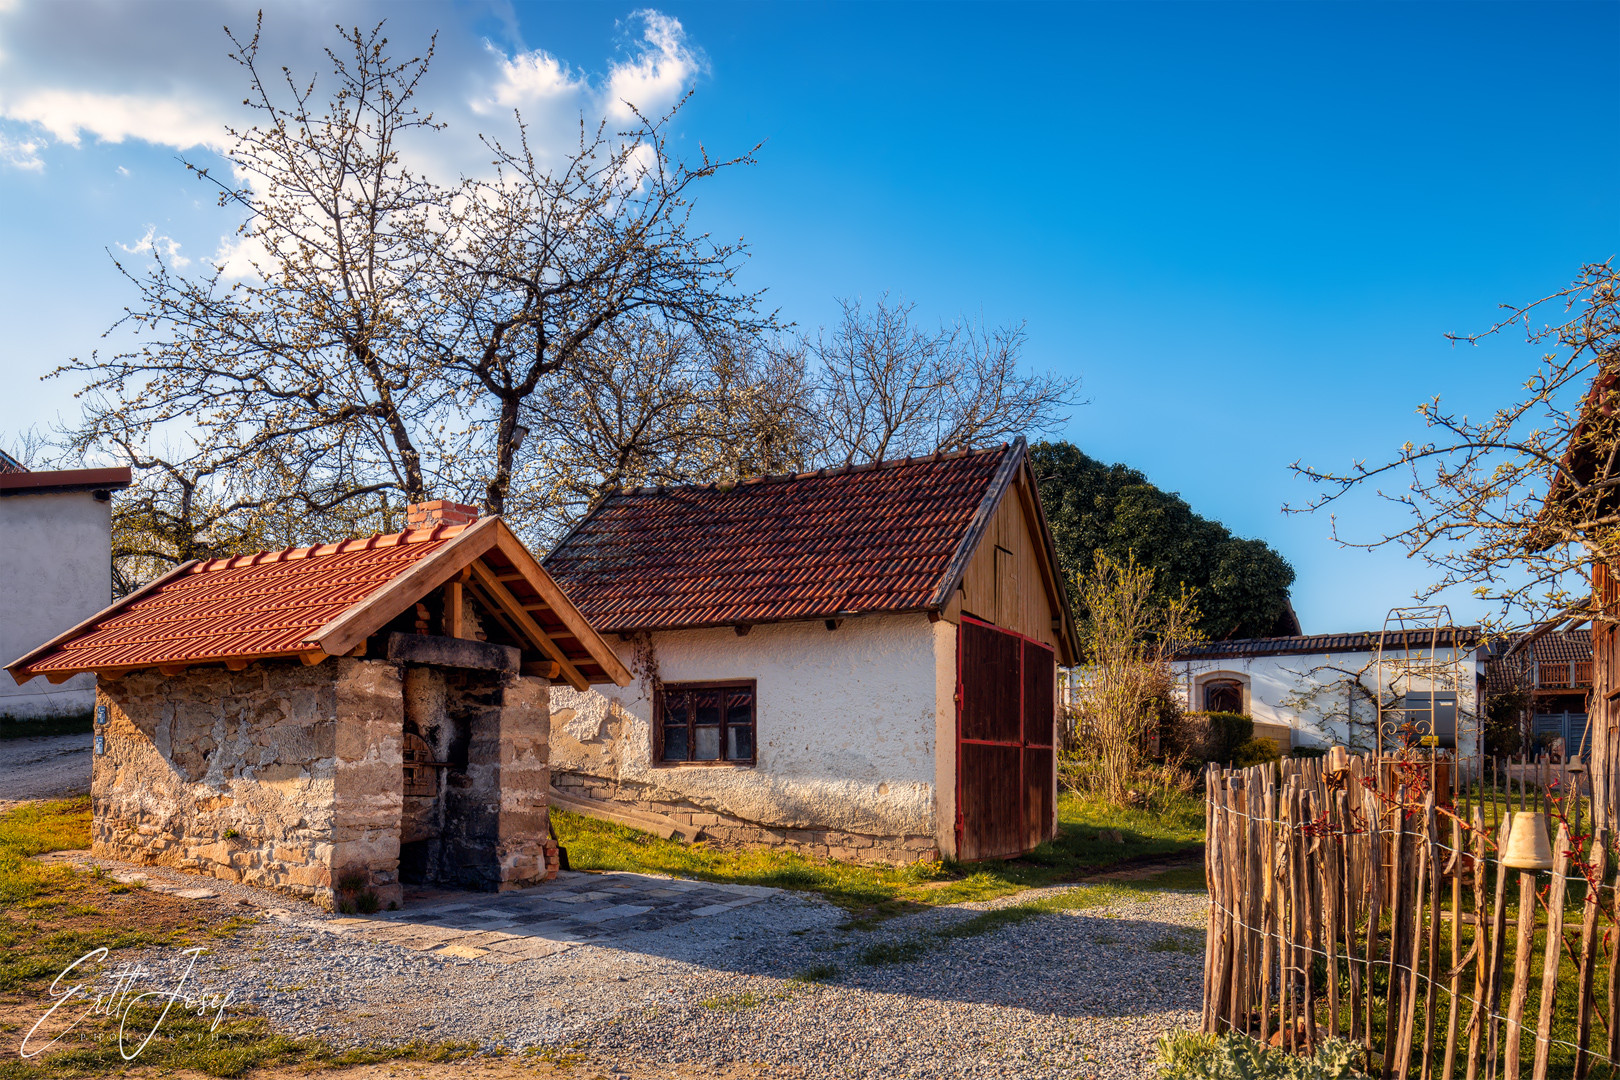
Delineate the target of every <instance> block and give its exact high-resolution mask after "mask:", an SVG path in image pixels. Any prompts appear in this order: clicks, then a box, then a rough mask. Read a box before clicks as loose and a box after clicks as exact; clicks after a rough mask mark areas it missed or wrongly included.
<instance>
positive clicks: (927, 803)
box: [545, 440, 1078, 863]
mask: <svg viewBox="0 0 1620 1080" xmlns="http://www.w3.org/2000/svg"><path fill="white" fill-rule="evenodd" d="M545 565H546V569H547V570H548V571H550V572H551V574H552V576H553V577H555V578H556V579H557V581H558V582H559V583H560V584H562V585H563V586H564V587H565V588H567V589H568V591H569V595H570V596H573V597H574V598H575V600H576V601H577V602H578V604H579V607H580V610H581V611H582V612H584V613H585V615H586V617H587V618H589V619H590V620H591V623H592V625H594V626H597V627H599V628H600V629H602V631H603V632H604V633H613V634H616V635H617V640H616V641H615V643H614V647H615V648H616V649H618V651H619V653H620V656H621V658H622V659H623V660H624V662H625V664H626V665H627V666H629V667H631V668H632V670H633V673H634V674H635V675H636V676H637V678H636V681H635V682H634V683H633V684H631V685H630V686H628V687H626V688H624V689H622V690H620V689H616V688H613V687H603V688H601V689H600V690H598V689H592V690H590V691H580V690H575V689H573V688H559V689H558V692H557V693H556V694H554V695H553V697H552V700H551V709H552V712H551V717H552V734H551V739H552V742H551V750H552V763H553V768H554V769H555V770H556V774H557V781H556V782H557V787H558V790H559V792H560V793H561V795H562V797H564V798H565V799H566V801H565V802H563V803H561V805H564V806H566V807H567V808H568V809H571V810H572V809H579V810H581V811H583V812H591V813H597V814H600V815H602V816H613V815H617V816H616V817H615V818H614V819H615V820H623V821H624V822H625V823H626V824H633V825H636V826H638V827H641V828H658V827H659V826H660V823H662V827H663V828H664V829H666V830H669V831H673V832H682V833H684V834H686V835H687V836H694V835H702V836H704V837H707V838H709V839H712V840H714V841H717V842H722V843H735V844H770V845H779V846H786V847H791V848H795V849H798V850H801V851H805V852H807V853H810V854H815V855H824V856H832V857H834V858H839V859H844V860H850V861H860V862H873V863H880V862H883V863H896V862H909V861H913V860H916V859H919V858H924V857H928V856H933V855H945V856H950V857H954V858H960V859H974V858H987V857H1000V856H1010V855H1017V854H1018V853H1020V852H1024V851H1028V850H1029V849H1031V848H1033V847H1035V846H1036V845H1037V844H1039V843H1040V842H1041V841H1042V840H1045V839H1046V838H1048V837H1050V836H1052V835H1053V833H1054V831H1055V828H1056V764H1055V763H1056V754H1055V751H1054V746H1055V742H1056V725H1055V701H1054V689H1055V685H1054V684H1055V670H1054V666H1055V663H1058V662H1061V663H1063V664H1065V665H1068V664H1073V663H1074V662H1075V657H1076V653H1077V651H1078V647H1077V643H1076V639H1075V633H1074V626H1073V622H1072V616H1071V614H1070V608H1069V603H1068V600H1067V598H1066V595H1065V592H1064V583H1063V580H1062V575H1061V573H1060V572H1059V571H1058V569H1057V559H1056V555H1055V552H1054V549H1053V544H1052V537H1051V534H1050V532H1049V530H1048V528H1047V525H1046V520H1045V516H1044V514H1043V512H1042V509H1041V503H1040V495H1039V492H1038V490H1037V487H1036V483H1035V477H1034V475H1033V474H1032V472H1031V469H1030V465H1029V459H1028V456H1027V454H1026V453H1025V447H1024V443H1023V441H1022V440H1019V441H1018V442H1016V443H1014V444H1013V445H1010V446H1002V447H997V448H994V449H990V450H982V451H973V452H966V453H955V454H938V455H933V456H930V457H926V458H907V459H905V460H898V461H885V462H880V463H878V464H875V465H865V466H855V467H851V468H842V469H824V470H820V471H818V472H811V473H802V474H799V475H795V476H777V477H763V478H759V479H753V480H745V481H742V482H740V483H736V484H711V485H703V486H692V487H662V488H641V489H637V490H634V491H625V492H616V493H614V494H612V495H610V496H608V497H607V498H606V499H604V500H602V501H601V502H600V503H599V504H598V505H597V506H596V507H595V508H594V509H593V510H592V512H591V514H590V515H589V516H588V517H586V519H585V520H584V521H582V522H580V524H579V525H578V526H576V528H575V529H574V530H573V532H571V533H570V534H569V535H568V536H567V537H566V538H564V540H563V541H562V543H561V544H560V545H559V546H558V547H557V549H556V550H555V551H554V552H553V553H552V554H551V555H550V556H548V557H547V559H546V564H545Z"/></svg>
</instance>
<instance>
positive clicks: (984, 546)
mask: <svg viewBox="0 0 1620 1080" xmlns="http://www.w3.org/2000/svg"><path fill="white" fill-rule="evenodd" d="M1024 482H1025V480H1024V477H1023V475H1019V476H1018V477H1017V478H1016V479H1015V480H1014V481H1013V482H1012V484H1010V485H1008V487H1007V494H1006V495H1005V496H1004V497H1003V498H1002V500H1001V505H1000V506H998V507H996V512H995V516H994V517H992V518H991V520H990V524H989V527H987V528H986V529H985V531H984V538H983V539H982V540H980V541H979V547H978V550H976V551H975V552H974V553H973V558H972V560H971V561H969V563H968V568H967V573H965V574H964V575H963V576H962V585H961V588H960V590H959V592H958V594H957V595H958V597H959V599H960V600H961V610H962V612H965V613H966V614H968V615H972V616H974V617H976V618H979V619H982V620H984V621H985V622H989V623H994V624H996V625H997V626H1000V627H1003V628H1005V629H1007V630H1011V631H1013V632H1014V633H1018V634H1023V635H1024V636H1025V637H1030V638H1034V639H1035V640H1036V641H1039V642H1041V643H1042V644H1045V645H1049V646H1051V647H1052V648H1054V649H1056V648H1057V634H1056V633H1055V632H1054V631H1053V630H1052V621H1053V619H1055V618H1057V616H1058V612H1056V611H1055V610H1054V609H1053V607H1052V600H1051V591H1050V589H1049V588H1048V585H1047V582H1046V579H1045V575H1046V569H1045V567H1044V565H1043V564H1044V562H1045V560H1044V559H1043V558H1042V552H1041V547H1042V545H1041V542H1040V540H1039V539H1038V538H1037V536H1036V534H1035V532H1034V530H1033V529H1031V528H1030V524H1029V514H1028V512H1027V510H1026V507H1025V501H1026V499H1027V498H1028V494H1029V493H1028V492H1027V491H1024V490H1022V489H1023V485H1024ZM1059 651H1061V650H1059Z"/></svg>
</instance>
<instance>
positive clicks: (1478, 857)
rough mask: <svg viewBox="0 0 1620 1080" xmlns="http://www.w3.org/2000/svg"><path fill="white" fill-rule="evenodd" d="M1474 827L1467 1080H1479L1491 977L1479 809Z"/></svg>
mask: <svg viewBox="0 0 1620 1080" xmlns="http://www.w3.org/2000/svg"><path fill="white" fill-rule="evenodd" d="M1493 802H1494V800H1493ZM1473 825H1474V844H1473V849H1474V1004H1473V1006H1472V1007H1471V1008H1470V1010H1469V1013H1468V1080H1479V1043H1480V1036H1481V1034H1482V1033H1483V1032H1484V1030H1485V1016H1484V1011H1483V1009H1482V1005H1483V1003H1484V1002H1485V1000H1486V998H1485V992H1486V988H1487V987H1488V986H1489V985H1490V977H1491V958H1490V950H1491V936H1490V933H1489V930H1488V927H1487V924H1486V922H1485V814H1484V812H1483V811H1481V809H1480V808H1479V807H1478V806H1475V807H1474V821H1473Z"/></svg>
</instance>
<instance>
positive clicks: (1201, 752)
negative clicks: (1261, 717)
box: [1161, 712, 1254, 765]
mask: <svg viewBox="0 0 1620 1080" xmlns="http://www.w3.org/2000/svg"><path fill="white" fill-rule="evenodd" d="M1253 738H1254V721H1253V720H1251V719H1250V718H1249V717H1247V716H1245V715H1243V714H1242V713H1212V712H1194V713H1187V714H1186V715H1185V716H1183V717H1181V718H1180V720H1179V722H1177V723H1175V724H1172V725H1169V726H1167V727H1166V728H1165V730H1164V733H1163V737H1162V742H1161V746H1162V747H1163V748H1164V751H1165V753H1166V754H1167V755H1172V756H1173V755H1180V756H1182V757H1186V758H1188V759H1190V760H1192V761H1195V762H1199V763H1201V764H1208V763H1209V762H1211V761H1213V762H1215V763H1217V764H1220V765H1225V764H1226V763H1227V762H1229V761H1232V760H1234V758H1235V757H1236V755H1237V752H1238V750H1239V748H1240V747H1242V746H1243V745H1244V744H1245V743H1247V742H1249V741H1250V740H1251V739H1253Z"/></svg>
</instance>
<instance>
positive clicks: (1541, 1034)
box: [1531, 825, 1569, 1080]
mask: <svg viewBox="0 0 1620 1080" xmlns="http://www.w3.org/2000/svg"><path fill="white" fill-rule="evenodd" d="M1568 886H1569V830H1568V829H1566V828H1565V827H1564V826H1563V825H1559V826H1558V835H1557V837H1556V838H1555V840H1554V843H1553V878H1552V884H1551V885H1550V886H1548V888H1547V949H1546V955H1545V956H1544V958H1543V960H1542V965H1541V1012H1540V1014H1539V1015H1538V1016H1537V1017H1536V1063H1535V1071H1534V1072H1533V1073H1532V1074H1531V1076H1532V1078H1533V1080H1547V1065H1548V1063H1549V1062H1550V1061H1551V1060H1552V1025H1553V1005H1554V1004H1555V1003H1556V1002H1557V999H1558V967H1559V965H1560V964H1561V963H1563V960H1564V891H1565V889H1566V888H1568Z"/></svg>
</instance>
